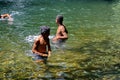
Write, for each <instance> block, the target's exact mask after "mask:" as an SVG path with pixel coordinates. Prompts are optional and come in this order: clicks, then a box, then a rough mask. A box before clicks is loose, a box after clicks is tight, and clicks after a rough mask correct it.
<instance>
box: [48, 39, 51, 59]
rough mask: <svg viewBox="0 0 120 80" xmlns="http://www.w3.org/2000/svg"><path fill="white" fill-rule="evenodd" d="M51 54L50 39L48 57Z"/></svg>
mask: <svg viewBox="0 0 120 80" xmlns="http://www.w3.org/2000/svg"><path fill="white" fill-rule="evenodd" d="M50 56H51V46H50V41H49V40H48V57H50Z"/></svg>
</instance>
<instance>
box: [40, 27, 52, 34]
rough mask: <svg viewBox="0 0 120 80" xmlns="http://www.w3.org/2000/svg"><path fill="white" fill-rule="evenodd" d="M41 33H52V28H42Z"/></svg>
mask: <svg viewBox="0 0 120 80" xmlns="http://www.w3.org/2000/svg"><path fill="white" fill-rule="evenodd" d="M40 32H41V34H46V33H48V34H49V33H50V28H49V27H48V26H40Z"/></svg>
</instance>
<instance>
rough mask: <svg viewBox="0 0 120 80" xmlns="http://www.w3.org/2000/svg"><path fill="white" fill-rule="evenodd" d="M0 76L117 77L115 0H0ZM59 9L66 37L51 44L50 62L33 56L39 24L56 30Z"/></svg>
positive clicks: (118, 10)
mask: <svg viewBox="0 0 120 80" xmlns="http://www.w3.org/2000/svg"><path fill="white" fill-rule="evenodd" d="M4 13H9V14H11V15H12V17H13V18H14V21H8V20H1V19H0V79H3V80H4V79H5V80H12V79H15V80H16V79H18V80H19V79H20V80H22V79H23V80H24V79H26V80H29V79H30V80H32V79H33V80H34V79H35V80H38V79H43V80H44V79H55V80H57V79H61V80H67V79H68V80H74V79H79V80H119V79H120V61H119V60H120V57H119V55H120V1H119V0H58V1H56V0H51V1H50V0H29V1H28V0H0V14H4ZM58 14H62V15H63V16H64V24H65V26H66V27H67V29H68V32H69V39H68V40H67V42H66V43H65V45H64V46H63V48H64V50H62V49H55V48H54V47H53V45H52V44H51V47H52V56H51V57H50V58H49V59H48V65H47V66H45V65H43V64H36V63H34V62H33V60H32V52H31V48H32V44H33V41H34V39H35V38H36V36H38V35H39V33H40V30H39V27H40V26H42V25H47V26H50V28H51V34H50V39H51V38H52V37H53V36H54V35H55V32H56V29H57V25H56V23H55V18H56V16H57V15H58Z"/></svg>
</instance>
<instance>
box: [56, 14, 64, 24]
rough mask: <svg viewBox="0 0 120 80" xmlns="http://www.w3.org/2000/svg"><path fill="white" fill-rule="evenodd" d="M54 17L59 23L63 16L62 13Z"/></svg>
mask: <svg viewBox="0 0 120 80" xmlns="http://www.w3.org/2000/svg"><path fill="white" fill-rule="evenodd" d="M56 19H57V20H58V21H59V23H60V24H62V22H63V16H62V15H57V17H56Z"/></svg>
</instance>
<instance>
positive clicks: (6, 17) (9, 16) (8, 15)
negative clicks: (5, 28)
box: [0, 14, 13, 21]
mask: <svg viewBox="0 0 120 80" xmlns="http://www.w3.org/2000/svg"><path fill="white" fill-rule="evenodd" d="M0 19H7V20H8V21H13V18H12V17H11V15H10V14H2V15H0Z"/></svg>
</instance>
